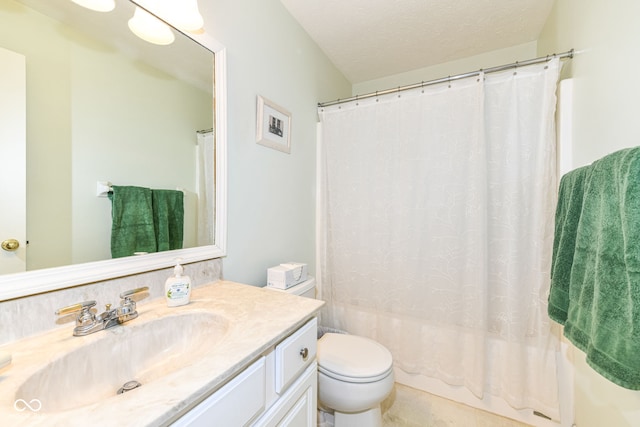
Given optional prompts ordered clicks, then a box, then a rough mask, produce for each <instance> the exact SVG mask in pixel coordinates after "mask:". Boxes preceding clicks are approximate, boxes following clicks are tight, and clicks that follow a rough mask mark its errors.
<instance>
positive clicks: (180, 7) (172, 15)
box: [136, 0, 204, 33]
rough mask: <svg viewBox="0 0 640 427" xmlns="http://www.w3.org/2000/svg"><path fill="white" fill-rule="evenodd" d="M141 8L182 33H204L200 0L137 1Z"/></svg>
mask: <svg viewBox="0 0 640 427" xmlns="http://www.w3.org/2000/svg"><path fill="white" fill-rule="evenodd" d="M136 3H138V4H139V5H140V6H141V7H143V8H144V9H146V10H148V11H150V12H151V13H153V14H155V15H156V16H158V17H159V18H160V19H162V20H164V21H166V22H168V23H170V24H171V25H173V26H174V27H176V28H178V29H179V30H182V31H188V32H190V33H198V32H201V31H202V29H203V28H202V27H203V25H204V20H203V19H202V15H201V14H200V11H199V10H198V0H136Z"/></svg>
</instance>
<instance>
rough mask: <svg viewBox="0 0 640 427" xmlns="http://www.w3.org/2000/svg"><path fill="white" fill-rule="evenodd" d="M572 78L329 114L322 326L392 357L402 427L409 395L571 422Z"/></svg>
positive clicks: (397, 97) (321, 174)
mask: <svg viewBox="0 0 640 427" xmlns="http://www.w3.org/2000/svg"><path fill="white" fill-rule="evenodd" d="M561 67H562V63H561V61H560V59H559V58H552V57H547V58H544V59H542V58H541V59H538V60H532V61H531V64H530V65H526V64H524V63H518V65H517V67H516V68H505V69H500V70H493V71H491V70H485V71H484V72H478V73H470V74H469V75H464V76H462V77H461V78H459V79H457V78H456V79H452V78H448V79H444V81H439V82H435V83H434V84H424V83H423V84H421V85H417V86H416V87H411V88H407V90H403V91H399V90H398V91H393V92H391V91H390V93H384V92H381V93H378V94H375V95H373V96H368V97H367V96H364V97H358V98H354V99H353V100H350V101H348V102H347V103H343V102H337V103H328V104H326V105H320V106H319V115H320V125H319V128H318V140H319V145H318V168H317V170H318V189H317V194H318V212H317V221H318V224H317V233H318V234H317V242H318V248H317V249H318V250H317V254H318V260H317V265H318V271H317V273H316V275H317V279H318V282H319V289H318V290H319V293H320V297H321V298H322V299H323V300H325V301H326V302H327V304H326V306H325V309H324V310H323V313H322V322H323V323H324V324H326V325H327V326H329V327H333V328H337V329H342V330H346V331H348V332H349V333H353V334H357V335H363V336H368V337H370V338H372V339H374V340H376V341H378V342H380V343H381V344H383V345H384V346H385V347H387V348H388V349H389V350H390V351H391V353H392V354H393V357H394V366H395V374H396V383H397V384H396V385H397V387H396V388H397V390H396V391H397V393H396V392H394V393H395V396H394V393H392V395H391V396H390V398H389V399H388V401H387V404H388V405H389V408H388V409H389V411H388V417H391V418H392V419H387V421H388V422H391V424H390V425H393V426H394V427H395V426H396V425H402V424H397V422H401V420H400V421H399V418H398V415H397V414H395V415H394V408H396V409H397V408H398V406H397V405H404V403H402V402H401V401H396V402H394V398H397V399H404V396H407V395H410V396H413V397H411V399H414V398H415V396H418V397H417V398H415V399H417V400H418V401H423V402H427V403H424V406H426V407H429V406H430V403H428V401H429V395H435V396H438V397H439V398H440V397H441V398H444V399H449V400H451V401H453V402H459V403H460V404H464V405H466V406H468V407H472V408H477V409H479V410H482V411H488V412H490V413H493V414H497V415H499V416H502V417H507V418H510V419H513V420H516V421H517V422H521V423H526V424H528V425H533V426H536V427H551V426H562V427H565V426H566V427H570V426H571V425H572V424H573V397H572V390H573V385H572V382H573V379H572V370H571V363H570V357H571V354H569V350H568V349H569V346H568V344H566V343H565V342H564V341H563V339H562V337H561V335H562V334H561V330H560V327H559V326H557V325H555V324H554V323H553V322H551V321H550V319H549V317H548V315H547V298H548V291H549V284H550V265H551V259H552V247H553V238H554V228H553V224H554V212H555V206H556V201H557V200H556V199H557V196H556V194H557V185H558V177H559V176H560V174H561V173H563V170H565V169H566V168H570V167H571V159H570V158H568V157H567V156H566V155H564V153H570V150H567V149H566V147H567V146H568V145H569V144H570V143H571V141H570V129H569V127H570V123H568V124H567V123H566V122H565V123H562V116H563V114H564V115H565V116H566V117H570V115H567V111H570V107H571V106H570V102H566V100H570V98H571V96H570V94H569V95H567V94H566V92H568V91H569V90H570V84H564V83H563V84H562V85H558V77H559V72H560V69H561ZM559 86H560V90H558V88H559ZM565 86H566V87H565ZM567 87H568V88H567ZM562 92H565V95H564V96H562ZM558 94H560V102H558ZM556 112H558V117H559V118H560V121H559V122H558V123H556ZM556 135H558V136H559V139H558V140H556ZM405 386H406V387H405ZM420 390H421V391H424V392H426V393H427V394H425V395H424V396H423V397H424V398H425V399H426V400H423V399H422V398H421V397H419V396H420V393H419V392H418V391H420ZM415 399H414V400H415ZM394 405H396V406H394ZM418 406H420V405H419V404H418ZM434 408H435V407H434ZM423 409H424V408H423ZM417 412H418V413H419V412H421V411H420V410H418V411H417ZM418 416H420V415H418ZM414 421H415V424H413V425H420V421H421V420H414ZM422 421H423V422H424V420H422ZM443 422H444V421H443ZM393 423H396V424H393ZM408 425H412V424H408ZM437 425H441V424H437ZM442 425H447V426H449V425H454V424H442ZM465 425H466V424H465ZM484 425H490V424H484ZM500 425H502V424H500ZM505 425H509V424H505ZM516 425H517V424H516Z"/></svg>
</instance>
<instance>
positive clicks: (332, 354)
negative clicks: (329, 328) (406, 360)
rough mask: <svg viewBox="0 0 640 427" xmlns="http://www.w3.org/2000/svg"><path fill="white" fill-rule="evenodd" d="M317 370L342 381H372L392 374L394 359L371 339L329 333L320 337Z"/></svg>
mask: <svg viewBox="0 0 640 427" xmlns="http://www.w3.org/2000/svg"><path fill="white" fill-rule="evenodd" d="M317 360H318V371H319V372H320V373H322V374H325V375H327V376H330V377H332V378H335V379H337V380H340V381H345V382H352V383H369V382H375V381H379V380H381V379H384V378H385V377H387V376H388V375H389V374H391V372H392V369H393V366H392V365H393V358H392V357H391V353H390V352H389V350H387V349H386V348H385V347H384V346H383V345H381V344H380V343H378V342H376V341H374V340H371V339H369V338H365V337H360V336H355V335H347V334H335V333H327V334H324V335H323V336H322V338H320V340H318V350H317Z"/></svg>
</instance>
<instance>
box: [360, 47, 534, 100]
mask: <svg viewBox="0 0 640 427" xmlns="http://www.w3.org/2000/svg"><path fill="white" fill-rule="evenodd" d="M535 56H536V42H529V43H524V44H520V45H516V46H512V47H508V48H505V49H498V50H494V51H491V52H486V53H483V54H479V55H474V56H470V57H468V58H463V59H459V60H457V61H450V62H445V63H443V64H438V65H433V66H431V67H426V68H420V69H418V70H412V71H407V72H404V73H401V74H395V75H392V76H387V77H383V78H380V79H376V80H369V81H366V82H362V83H356V84H354V85H353V93H352V95H362V94H366V93H373V92H375V91H377V90H384V89H389V88H394V87H398V86H406V85H412V84H414V83H420V82H422V81H425V82H426V81H429V80H435V79H440V78H442V77H446V76H454V75H456V74H462V73H468V72H470V71H476V70H479V69H481V68H489V67H493V66H496V65H504V64H510V63H512V62H515V61H522V60H525V59H531V58H534V57H535Z"/></svg>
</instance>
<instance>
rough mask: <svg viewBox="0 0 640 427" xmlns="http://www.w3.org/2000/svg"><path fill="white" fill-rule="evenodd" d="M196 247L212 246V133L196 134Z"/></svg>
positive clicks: (213, 172)
mask: <svg viewBox="0 0 640 427" xmlns="http://www.w3.org/2000/svg"><path fill="white" fill-rule="evenodd" d="M197 138H198V145H197V165H198V168H197V177H198V179H197V192H198V246H203V245H212V244H213V232H214V224H215V223H214V221H215V219H214V212H215V203H216V200H215V194H214V192H215V140H214V135H213V131H207V132H198V134H197Z"/></svg>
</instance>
